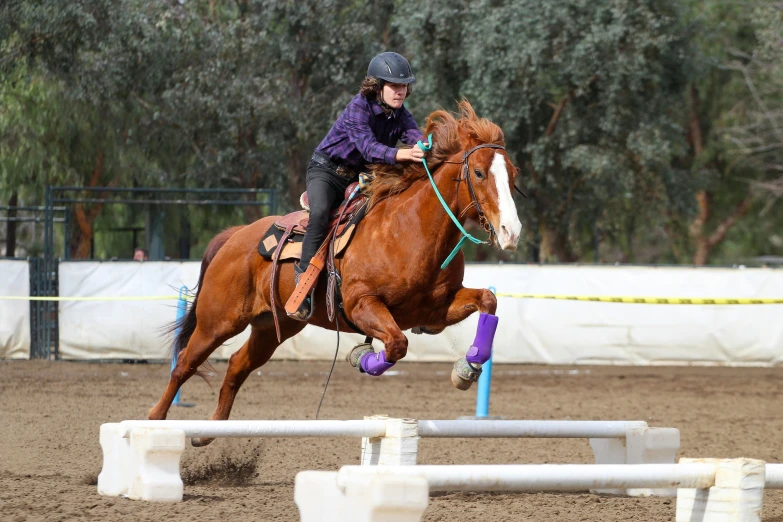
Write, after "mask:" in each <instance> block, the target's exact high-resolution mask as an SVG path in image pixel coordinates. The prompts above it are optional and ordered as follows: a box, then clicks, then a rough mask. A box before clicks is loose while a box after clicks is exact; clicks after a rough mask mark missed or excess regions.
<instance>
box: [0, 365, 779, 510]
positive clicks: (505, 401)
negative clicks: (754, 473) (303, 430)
mask: <svg viewBox="0 0 783 522" xmlns="http://www.w3.org/2000/svg"><path fill="white" fill-rule="evenodd" d="M214 366H215V370H216V372H217V375H215V376H214V378H213V383H212V387H210V386H209V385H207V384H206V383H204V382H203V381H201V380H200V379H198V378H194V379H192V380H191V381H190V382H188V383H187V384H186V385H185V386H184V388H183V391H182V400H183V401H186V402H194V403H196V406H195V407H194V408H174V409H172V411H171V413H170V415H169V418H170V419H205V418H207V417H208V416H209V415H210V414H211V412H212V410H213V408H214V407H215V405H216V403H217V392H218V391H219V389H220V384H221V379H222V375H223V372H225V368H226V365H225V363H216V364H215V365H214ZM329 366H330V362H288V361H273V362H270V363H268V364H267V365H266V366H264V367H262V368H261V369H260V373H259V372H253V374H252V375H251V376H250V377H249V378H248V380H247V382H246V383H245V385H244V387H243V388H242V390H241V391H240V393H239V395H238V397H237V401H236V403H235V405H234V411H233V414H232V418H233V419H312V418H314V416H315V409H316V406H317V404H318V400H319V398H320V394H321V389H322V386H323V383H324V381H325V379H326V372H327V371H328V370H329ZM395 369H396V370H399V373H398V374H396V375H388V376H383V377H381V378H371V377H368V376H367V375H360V374H359V373H358V372H356V371H355V370H354V369H353V368H351V367H350V366H349V365H348V364H347V363H342V364H340V363H338V365H337V368H336V370H335V374H334V376H333V377H332V381H331V384H330V387H329V391H328V394H327V397H326V400H325V401H324V406H323V408H322V410H321V418H323V419H361V418H362V417H363V416H365V415H371V414H381V413H383V414H388V415H390V416H394V417H411V418H417V419H455V418H457V417H459V416H462V415H471V414H473V413H474V411H475V396H476V392H475V387H474V388H473V389H472V390H471V391H468V392H460V391H458V390H455V389H454V388H453V387H452V386H451V384H450V382H449V373H450V370H451V368H450V365H449V364H446V363H438V364H436V363H406V362H401V363H400V364H399V365H398V366H397V367H396V368H395ZM167 381H168V366H167V365H165V364H97V363H84V362H48V361H0V520H3V521H19V522H21V521H28V520H29V521H33V520H75V519H79V520H81V519H100V520H108V521H115V520H140V521H145V520H149V521H156V522H157V521H159V520H162V519H165V520H168V521H172V522H174V521H186V520H187V521H191V520H199V521H200V522H201V521H210V520H215V521H221V522H225V521H226V520H229V519H237V520H239V519H242V520H275V521H298V520H299V515H298V511H297V509H296V505H295V504H294V501H293V497H294V487H293V484H294V477H295V476H296V473H297V472H299V471H301V470H306V469H316V470H337V469H338V468H339V467H340V466H341V465H344V464H356V463H358V462H359V450H360V440H359V439H355V438H331V439H317V438H289V439H285V438H279V439H278V438H270V439H218V440H217V441H215V442H214V443H213V444H212V445H210V446H208V447H206V448H192V447H188V448H187V449H186V451H185V454H184V455H183V459H182V476H183V480H184V482H185V497H184V501H183V502H181V503H177V504H152V503H146V502H140V501H132V500H127V499H123V498H109V497H101V496H99V495H98V493H97V489H96V486H95V484H96V481H97V476H98V473H99V472H100V468H101V464H102V455H101V448H100V445H99V444H98V430H99V428H100V425H101V424H102V423H105V422H118V421H121V420H126V419H141V418H145V416H146V413H147V410H148V409H149V408H150V407H151V406H152V405H153V404H154V403H155V402H156V401H157V400H158V398H159V396H160V394H161V393H162V392H163V389H164V387H165V385H166V383H167ZM781 381H783V368H769V369H761V368H668V367H637V368H624V367H598V366H575V367H551V366H546V367H543V366H528V365H502V364H496V365H495V373H494V376H493V383H492V388H493V390H492V402H491V410H490V413H491V414H492V415H500V416H504V417H506V418H508V419H573V420H613V419H617V420H643V421H646V422H647V423H648V424H649V425H651V426H664V427H674V428H678V429H679V430H680V434H681V439H682V447H681V449H680V452H679V454H678V457H753V458H758V459H762V460H766V461H769V462H783V429H782V428H783V421H782V420H781V414H780V412H781V407H780V403H779V402H778V401H779V400H780V394H779V392H778V390H779V388H780V384H781ZM592 462H593V455H592V452H591V450H590V447H589V445H588V443H587V441H586V440H579V439H577V440H570V439H566V440H556V439H517V440H514V439H422V440H421V441H420V446H419V463H421V464H511V463H518V464H522V463H532V464H539V463H541V464H543V463H563V464H565V463H592ZM674 512H675V501H674V499H668V498H625V497H613V496H607V495H593V494H589V493H518V494H489V493H447V494H443V493H440V494H433V495H432V496H431V498H430V506H429V508H428V509H427V511H426V513H425V517H424V520H426V521H430V522H434V521H448V522H459V521H470V520H481V519H483V520H495V521H512V520H513V521H517V520H534V521H549V520H563V521H596V522H597V521H621V520H638V521H664V520H666V521H670V520H674ZM764 520H765V521H769V522H773V521H778V522H783V493H781V492H779V491H775V490H768V491H767V492H766V493H765V499H764Z"/></svg>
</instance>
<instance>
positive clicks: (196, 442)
mask: <svg viewBox="0 0 783 522" xmlns="http://www.w3.org/2000/svg"><path fill="white" fill-rule="evenodd" d="M213 440H215V439H204V438H196V437H193V438H192V439H190V445H191V446H193V447H194V448H203V447H204V446H207V445H208V444H209V443H211V442H212V441H213Z"/></svg>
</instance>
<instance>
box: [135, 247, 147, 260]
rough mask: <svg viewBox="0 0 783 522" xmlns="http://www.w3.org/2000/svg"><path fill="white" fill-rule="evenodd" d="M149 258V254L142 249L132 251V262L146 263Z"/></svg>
mask: <svg viewBox="0 0 783 522" xmlns="http://www.w3.org/2000/svg"><path fill="white" fill-rule="evenodd" d="M149 258H150V255H149V252H147V251H146V250H144V249H143V248H137V249H136V250H134V251H133V260H134V261H147V260H148V259H149Z"/></svg>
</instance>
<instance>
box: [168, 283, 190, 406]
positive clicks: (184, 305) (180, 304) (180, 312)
mask: <svg viewBox="0 0 783 522" xmlns="http://www.w3.org/2000/svg"><path fill="white" fill-rule="evenodd" d="M187 292H188V287H187V286H184V285H183V286H182V287H180V289H179V300H178V301H177V325H178V326H177V329H176V330H174V335H175V336H176V337H179V333H180V331H181V330H182V326H179V325H181V324H182V319H183V318H184V317H185V313H186V312H187V310H188V302H187V301H186V300H185V294H187ZM176 366H177V358H176V357H172V359H171V371H172V372H173V371H174V367H176ZM181 391H182V390H177V394H176V395H175V396H174V402H173V403H172V404H173V405H175V406H177V405H178V404H179V394H180V392H181Z"/></svg>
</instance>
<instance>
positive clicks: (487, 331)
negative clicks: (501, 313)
mask: <svg viewBox="0 0 783 522" xmlns="http://www.w3.org/2000/svg"><path fill="white" fill-rule="evenodd" d="M497 328H498V316H496V315H491V314H481V315H480V316H479V320H478V328H476V338H475V339H474V340H473V345H472V346H471V347H470V350H468V353H467V354H465V358H466V359H467V360H468V362H469V363H471V364H484V363H485V362H487V361H488V360H489V358H490V357H492V341H493V340H494V339H495V330H497Z"/></svg>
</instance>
